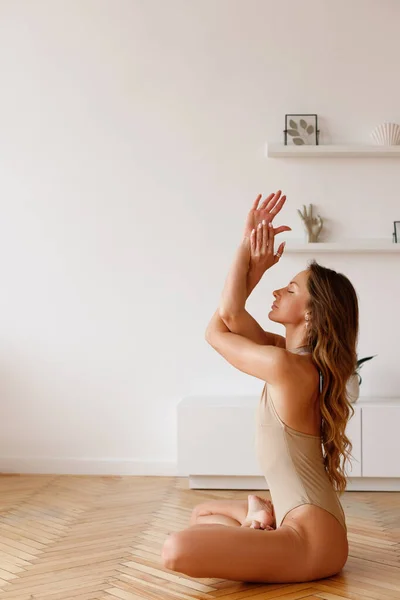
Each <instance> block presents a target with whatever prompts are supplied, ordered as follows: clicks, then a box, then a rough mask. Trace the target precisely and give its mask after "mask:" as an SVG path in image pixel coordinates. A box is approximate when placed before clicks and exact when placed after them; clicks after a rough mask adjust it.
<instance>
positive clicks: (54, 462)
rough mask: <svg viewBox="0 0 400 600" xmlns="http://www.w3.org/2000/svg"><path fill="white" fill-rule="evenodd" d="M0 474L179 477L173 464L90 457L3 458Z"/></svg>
mask: <svg viewBox="0 0 400 600" xmlns="http://www.w3.org/2000/svg"><path fill="white" fill-rule="evenodd" d="M0 473H20V474H35V475H44V474H47V475H137V476H146V475H148V476H152V477H157V476H160V477H166V476H168V477H176V476H177V464H176V463H175V462H173V461H159V462H156V461H136V460H124V459H118V458H116V459H109V458H105V459H90V458H84V459H80V458H41V457H35V458H18V457H9V458H0Z"/></svg>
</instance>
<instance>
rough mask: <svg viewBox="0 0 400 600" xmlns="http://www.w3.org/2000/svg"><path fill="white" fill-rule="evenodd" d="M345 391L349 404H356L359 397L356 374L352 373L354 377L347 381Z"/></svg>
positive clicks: (358, 384)
mask: <svg viewBox="0 0 400 600" xmlns="http://www.w3.org/2000/svg"><path fill="white" fill-rule="evenodd" d="M346 391H347V395H348V398H349V402H351V403H352V404H354V403H355V402H357V400H358V398H359V396H360V383H359V379H358V375H357V374H356V373H354V375H352V376H351V377H350V378H349V380H348V382H347V384H346Z"/></svg>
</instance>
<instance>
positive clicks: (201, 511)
mask: <svg viewBox="0 0 400 600" xmlns="http://www.w3.org/2000/svg"><path fill="white" fill-rule="evenodd" d="M205 514H207V510H205V508H204V504H197V506H195V507H194V509H193V510H192V514H191V515H190V525H197V517H200V516H201V515H205Z"/></svg>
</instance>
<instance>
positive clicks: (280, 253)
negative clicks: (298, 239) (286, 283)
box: [274, 242, 286, 264]
mask: <svg viewBox="0 0 400 600" xmlns="http://www.w3.org/2000/svg"><path fill="white" fill-rule="evenodd" d="M285 245H286V242H282V244H280V246H279V248H278V251H277V253H276V254H275V257H274V258H275V264H276V263H277V262H279V260H280V259H281V258H282V255H283V251H284V249H285Z"/></svg>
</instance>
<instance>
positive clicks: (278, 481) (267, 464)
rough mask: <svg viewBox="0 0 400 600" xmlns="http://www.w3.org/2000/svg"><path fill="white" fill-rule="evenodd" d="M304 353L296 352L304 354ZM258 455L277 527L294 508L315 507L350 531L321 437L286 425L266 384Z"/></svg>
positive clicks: (260, 411) (259, 412)
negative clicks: (325, 464)
mask: <svg viewBox="0 0 400 600" xmlns="http://www.w3.org/2000/svg"><path fill="white" fill-rule="evenodd" d="M302 348H303V347H302ZM301 350H302V349H301V348H299V349H296V350H292V352H295V353H299V354H304V353H305V352H303V351H301ZM256 452H257V457H258V461H259V464H260V468H261V470H262V472H263V475H264V477H265V478H266V480H267V484H268V486H269V490H270V494H271V499H272V503H273V505H274V510H275V517H276V527H277V528H278V527H280V526H281V524H282V521H283V519H284V517H285V516H286V515H287V514H288V513H289V512H290V511H291V510H292V509H294V508H296V507H298V506H301V505H302V504H315V505H316V506H319V507H320V508H323V509H325V510H327V511H328V512H330V513H331V514H332V515H333V516H334V517H336V519H337V520H338V521H339V522H340V523H341V525H342V526H343V527H344V529H345V530H346V531H347V527H346V519H345V514H344V511H343V508H342V505H341V503H340V500H339V497H338V494H337V492H336V491H335V489H334V488H333V485H332V483H331V482H330V480H329V478H328V475H327V473H326V471H325V468H324V464H323V454H322V440H321V437H320V436H316V435H311V434H308V433H302V432H301V431H297V430H295V429H293V428H292V427H289V426H288V425H286V424H285V423H284V422H283V421H282V419H281V418H280V417H279V415H278V413H277V411H276V408H275V406H274V404H273V402H272V399H271V395H270V394H269V392H268V386H267V384H266V383H265V385H264V388H263V391H262V395H261V398H260V402H259V405H258V409H257V423H256Z"/></svg>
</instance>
